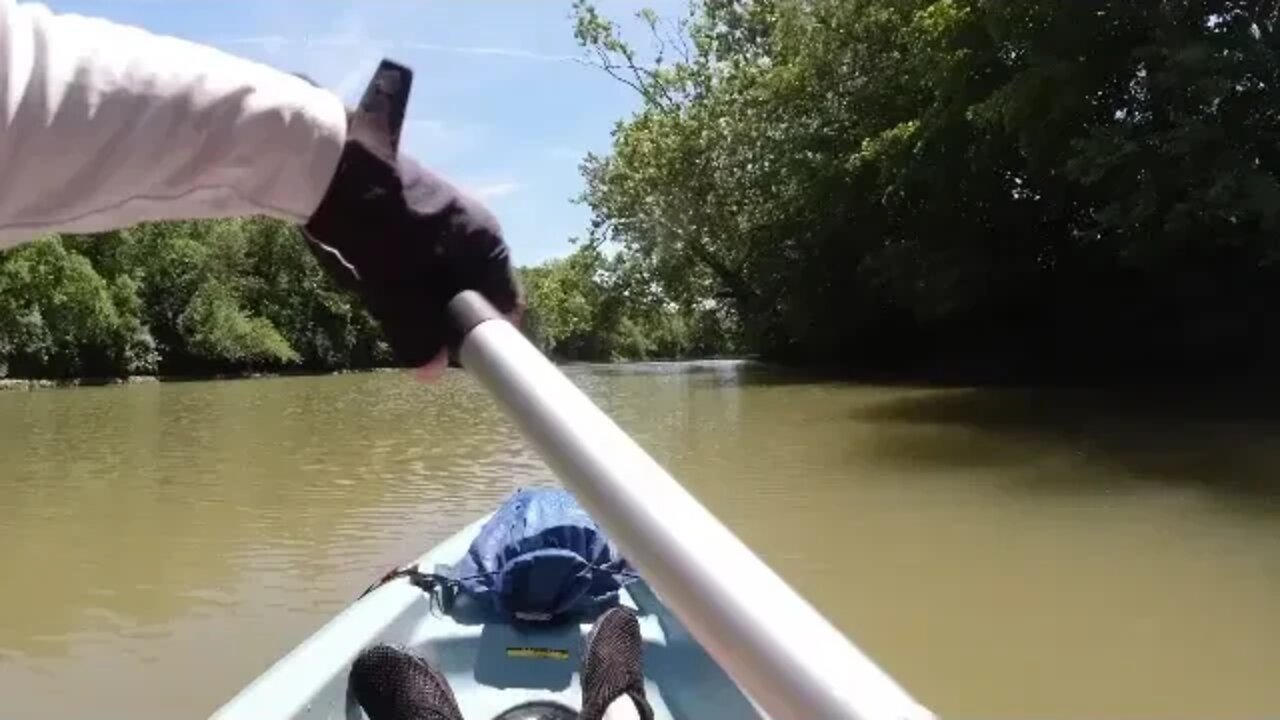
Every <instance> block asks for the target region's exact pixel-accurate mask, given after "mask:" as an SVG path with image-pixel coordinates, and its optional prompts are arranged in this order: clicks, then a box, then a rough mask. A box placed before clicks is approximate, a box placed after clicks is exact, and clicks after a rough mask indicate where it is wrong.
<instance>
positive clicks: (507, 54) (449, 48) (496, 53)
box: [399, 42, 578, 62]
mask: <svg viewBox="0 0 1280 720" xmlns="http://www.w3.org/2000/svg"><path fill="white" fill-rule="evenodd" d="M399 47H403V48H407V49H410V50H425V51H427V52H438V53H449V54H453V55H488V56H491V57H504V58H512V59H516V60H536V61H539V62H576V61H577V59H578V58H576V57H574V56H573V55H555V54H551V53H542V52H535V51H533V50H524V49H522V48H507V47H485V46H477V45H437V44H435V43H422V42H412V43H401V44H400V45H399Z"/></svg>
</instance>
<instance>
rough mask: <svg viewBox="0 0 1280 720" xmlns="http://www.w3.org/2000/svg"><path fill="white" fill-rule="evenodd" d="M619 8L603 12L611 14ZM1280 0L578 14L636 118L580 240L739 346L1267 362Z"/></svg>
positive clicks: (933, 359)
mask: <svg viewBox="0 0 1280 720" xmlns="http://www.w3.org/2000/svg"><path fill="white" fill-rule="evenodd" d="M606 7H607V6H606ZM1278 12H1280V11H1278V10H1277V6H1276V3H1275V2H1273V1H1267V2H1262V1H1241V0H1216V1H1214V0H1206V1H1203V2H1192V1H1188V0H1151V1H1150V2H1118V1H1115V2H1096V1H1095V2H1066V1H1064V0H1023V1H1020V2H1003V1H997V0H736V1H735V0H702V1H701V2H699V3H695V4H694V5H693V6H692V7H691V9H690V12H689V14H688V15H687V16H686V17H683V18H676V19H662V18H658V17H657V16H655V15H654V14H653V13H649V12H645V13H641V15H640V19H641V20H642V21H643V22H644V23H645V24H647V25H648V27H649V29H650V30H651V35H652V37H646V38H643V39H642V40H643V42H642V43H637V44H635V45H631V44H628V42H627V41H628V38H623V37H621V36H620V34H619V31H618V28H617V26H616V25H615V24H614V23H613V22H611V21H609V20H608V19H606V18H605V17H604V16H602V15H601V14H600V13H599V12H597V10H596V9H595V8H593V7H592V6H591V5H590V4H588V3H586V2H583V1H581V0H580V1H579V2H578V4H577V7H576V15H577V36H578V39H579V41H580V42H581V43H582V44H583V46H584V47H585V48H586V50H587V52H588V53H589V55H590V56H591V57H592V58H593V59H594V61H595V62H596V63H597V64H599V65H600V66H601V67H602V68H604V69H605V70H606V71H607V72H609V73H610V74H612V75H614V76H615V77H616V78H617V79H619V80H620V81H622V82H625V83H627V84H628V85H631V86H632V87H633V88H635V89H636V90H637V91H638V92H639V93H640V96H641V98H642V100H643V107H642V109H641V110H640V111H639V112H638V113H636V114H635V115H634V116H633V117H631V118H629V119H627V120H625V121H624V122H621V123H620V124H619V125H618V126H617V128H616V130H615V136H614V146H613V149H612V152H611V153H610V154H608V155H607V156H604V157H598V156H592V157H589V158H588V159H587V161H586V163H585V165H584V172H585V175H586V178H587V182H588V189H587V191H586V195H585V199H586V201H587V203H588V204H589V206H590V207H591V209H592V211H593V213H594V222H593V234H592V238H591V240H592V242H593V243H594V244H596V245H600V246H616V247H618V248H620V250H619V251H618V255H617V262H618V263H620V264H623V265H625V264H627V263H635V264H636V265H638V266H641V267H643V268H644V269H645V272H647V273H649V274H650V276H651V277H652V278H653V280H654V282H655V283H656V284H657V286H658V287H659V289H660V292H661V293H662V294H664V295H665V296H666V297H667V298H668V300H669V301H671V302H673V303H676V304H678V305H681V306H684V307H689V306H692V305H693V304H695V303H697V302H707V301H710V300H712V299H717V298H718V299H722V300H723V301H724V302H725V303H726V304H727V305H728V306H729V307H730V308H731V309H732V310H733V311H734V316H735V317H737V318H740V319H741V327H740V330H741V333H742V336H741V337H742V340H743V342H745V343H746V345H747V347H748V348H750V349H754V350H759V351H761V352H764V353H766V354H770V355H773V356H776V357H792V358H799V359H806V360H813V359H822V360H835V361H839V362H841V363H843V364H846V365H847V366H851V367H853V366H856V367H862V368H879V369H891V370H902V371H908V372H937V371H945V370H958V371H964V372H974V371H989V372H992V373H1007V372H1028V371H1034V372H1044V371H1047V372H1053V373H1060V372H1065V373H1080V372H1093V371H1099V372H1115V371H1118V370H1124V369H1130V370H1131V369H1139V368H1155V367H1164V368H1170V369H1181V370H1188V369H1191V370H1200V369H1206V368H1209V367H1216V368H1220V369H1239V368H1242V367H1245V366H1249V365H1253V366H1257V365H1262V364H1265V363H1267V362H1269V361H1270V360H1273V359H1275V356H1276V349H1277V347H1276V346H1277V341H1280V334H1278V333H1277V331H1278V330H1280V263H1278V261H1280V252H1278V250H1280V247H1278V246H1277V238H1278V235H1277V230H1278V229H1280V184H1278V182H1277V179H1278V175H1277V173H1278V172H1280V72H1278V71H1280V63H1278V62H1277V50H1280V35H1278V34H1277V30H1280V28H1277V22H1278V17H1277V14H1278Z"/></svg>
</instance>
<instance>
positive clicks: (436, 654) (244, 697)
mask: <svg viewBox="0 0 1280 720" xmlns="http://www.w3.org/2000/svg"><path fill="white" fill-rule="evenodd" d="M483 522H484V521H483V520H480V521H477V522H476V523H474V524H472V525H470V526H468V527H467V528H465V529H463V530H462V531H461V532H459V533H458V534H456V535H454V536H453V537H451V538H449V539H448V540H446V541H444V542H443V543H441V544H440V545H438V546H436V547H435V548H433V549H432V550H431V551H429V552H428V553H427V554H425V555H423V556H422V557H421V558H419V559H418V561H417V565H418V567H419V568H420V569H421V570H423V571H424V572H431V571H432V570H434V569H435V568H436V567H437V566H440V565H451V564H453V563H455V562H457V561H458V560H459V559H460V558H462V556H463V555H465V554H466V552H467V548H468V546H469V545H470V544H471V541H472V539H473V538H474V537H475V535H476V533H477V532H478V531H479V529H480V526H481V525H482V524H483ZM622 602H623V604H625V605H628V606H630V607H632V608H635V609H636V610H637V611H638V613H639V619H640V628H641V635H642V637H643V639H644V646H645V650H644V652H645V674H646V692H647V694H648V697H649V700H650V703H651V705H652V706H653V709H654V713H655V715H656V717H657V718H660V719H662V720H686V719H689V720H694V719H696V720H720V719H723V720H730V719H732V720H741V719H747V720H750V719H751V718H764V717H765V716H764V714H763V713H762V712H761V711H760V710H759V709H758V708H757V707H756V706H755V705H754V704H753V703H751V702H750V701H749V700H748V699H747V698H746V696H745V695H744V694H743V693H742V692H741V691H740V690H739V689H738V687H737V686H736V685H735V684H734V683H733V682H732V681H731V680H730V679H729V678H728V676H726V675H725V674H724V672H723V671H722V670H721V669H720V668H719V667H718V666H717V665H716V664H715V663H714V662H713V661H712V660H711V659H710V657H709V656H708V655H707V654H706V652H705V651H704V650H703V648H702V647H701V646H700V645H699V644H698V643H697V641H695V640H694V639H693V637H692V636H691V635H690V634H689V633H688V631H687V630H686V629H685V628H684V627H683V626H682V625H681V624H680V622H679V621H678V620H676V618H675V617H674V616H673V615H672V614H671V613H670V612H669V611H668V610H667V608H666V607H665V606H664V605H663V604H662V603H661V602H660V601H659V600H658V599H657V597H656V596H655V595H654V593H653V592H652V590H651V589H650V588H649V587H648V586H647V585H646V584H645V583H644V582H643V581H635V582H632V583H630V584H629V585H628V586H627V589H626V590H624V592H623V596H622ZM467 614H468V613H467V612H466V609H465V603H459V607H458V608H457V609H456V610H455V611H453V612H449V613H446V612H444V611H442V610H441V609H440V607H439V603H437V602H433V601H432V599H431V598H430V597H429V596H428V595H427V594H426V593H424V592H423V591H422V590H420V589H419V588H417V587H415V586H414V585H412V584H410V583H409V582H408V581H407V580H406V579H404V578H399V579H396V580H393V581H391V582H388V583H386V584H385V585H383V586H381V587H379V588H378V589H376V590H374V591H373V592H371V593H369V594H368V595H366V596H365V597H363V598H361V599H360V600H358V601H356V602H355V603H354V604H352V605H351V606H350V607H348V608H347V609H346V610H344V611H343V612H342V613H341V614H339V615H338V616H337V617H335V618H334V619H333V620H331V621H330V622H329V623H328V624H326V625H325V626H324V627H322V628H321V629H320V630H318V631H317V632H316V633H315V634H314V635H312V636H311V637H310V638H308V639H307V640H305V641H304V642H303V643H302V644H301V645H299V646H298V647H297V648H296V649H294V650H293V651H292V652H291V653H289V654H288V655H286V656H285V657H284V658H281V659H280V660H279V661H278V662H276V664H275V665H273V666H272V667H271V668H270V669H269V670H267V672H265V673H263V674H262V675H261V676H260V677H259V678H258V679H257V680H255V681H254V682H253V683H252V684H250V685H249V686H248V687H246V688H245V689H244V690H243V691H241V692H240V694H238V695H237V696H236V697H235V698H233V699H232V700H231V701H230V702H228V703H227V704H226V705H224V706H223V707H222V708H221V709H219V710H218V711H217V712H216V713H214V715H213V718H214V720H293V719H295V718H308V719H324V720H331V719H332V720H339V719H340V720H358V719H359V718H362V717H364V715H363V713H362V712H361V711H360V709H359V706H358V705H357V704H356V703H355V702H354V700H353V699H351V698H350V697H349V696H348V693H347V674H348V672H349V671H350V669H351V663H352V661H354V660H355V657H356V656H357V655H358V654H359V653H360V651H362V650H364V649H365V648H367V647H369V646H371V645H376V644H379V643H389V644H392V645H396V646H399V647H404V648H406V649H408V650H410V651H411V652H414V653H415V654H418V655H420V656H422V657H423V658H425V659H426V660H427V661H428V662H430V663H431V664H432V665H433V666H434V667H436V668H438V669H440V671H441V672H443V673H444V675H445V676H446V677H447V678H448V680H449V684H450V686H451V687H452V688H453V692H454V694H455V695H456V697H457V699H458V704H459V706H460V708H461V710H462V714H463V717H464V718H466V719H467V720H491V719H492V718H494V717H496V716H498V715H499V714H501V713H502V712H503V711H505V710H507V709H509V708H512V707H514V706H516V705H519V704H521V703H525V702H529V701H535V700H542V701H554V702H558V703H561V704H563V705H567V706H568V707H570V708H573V709H575V710H576V709H577V708H579V707H580V706H581V692H580V685H579V677H578V672H579V668H580V666H581V660H582V655H581V650H582V643H583V639H584V638H585V637H586V634H587V632H588V631H589V630H590V626H589V625H567V626H563V625H562V626H557V627H552V628H547V629H529V628H527V627H525V626H520V627H515V626H512V625H506V624H494V623H479V622H476V621H473V620H471V619H469V618H468V617H466V615H467Z"/></svg>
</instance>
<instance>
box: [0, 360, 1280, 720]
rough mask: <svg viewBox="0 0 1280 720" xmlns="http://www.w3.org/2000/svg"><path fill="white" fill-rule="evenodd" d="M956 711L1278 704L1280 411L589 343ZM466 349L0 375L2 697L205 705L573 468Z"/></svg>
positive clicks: (67, 710)
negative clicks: (197, 369)
mask: <svg viewBox="0 0 1280 720" xmlns="http://www.w3.org/2000/svg"><path fill="white" fill-rule="evenodd" d="M568 372H569V374H570V375H571V376H572V377H573V378H574V380H575V381H576V382H578V383H580V384H581V385H582V386H583V387H584V388H585V389H586V390H587V391H588V392H589V393H590V394H591V395H592V396H593V397H595V398H596V399H597V401H598V402H600V404H601V405H602V407H604V408H605V410H606V411H607V412H609V413H610V414H611V415H612V416H613V417H615V419H617V420H618V422H619V423H620V424H621V425H623V426H624V427H625V428H626V429H627V430H628V431H630V432H632V433H633V434H634V435H635V437H636V438H637V439H638V440H639V441H640V442H641V443H642V444H643V445H645V446H646V447H647V448H649V449H650V450H651V451H652V452H653V453H654V455H655V456H656V457H657V458H658V459H659V460H660V461H661V462H663V463H664V464H666V465H667V466H668V467H669V468H670V469H671V470H672V471H673V472H674V473H675V474H676V475H677V476H678V477H680V478H682V479H683V480H684V481H685V482H686V483H687V484H688V485H689V487H690V488H691V489H692V490H693V491H694V493H695V494H697V495H698V496H699V497H700V498H701V499H703V500H704V502H706V503H708V504H709V505H710V506H711V507H712V509H713V510H715V511H716V513H717V514H719V515H720V516H721V517H722V518H723V519H724V520H725V521H726V522H727V523H728V524H730V525H731V526H732V527H733V528H734V529H735V530H736V531H737V532H738V533H739V534H740V535H741V536H742V537H743V538H744V539H745V540H746V541H747V542H748V543H749V544H751V545H752V546H753V547H756V548H757V549H758V550H759V551H760V552H761V554H762V555H764V556H765V558H766V559H767V560H768V561H769V562H770V563H772V564H773V565H774V566H775V567H777V568H778V569H779V570H780V571H781V572H782V574H783V575H784V576H786V577H787V578H788V579H789V580H791V581H792V582H793V583H795V584H796V585H797V587H798V588H799V589H800V590H801V591H802V592H804V593H805V594H806V595H807V596H808V597H809V598H810V599H811V600H812V601H813V602H814V603H815V604H816V605H817V606H818V607H819V608H820V609H821V610H823V611H824V612H826V613H827V614H828V615H829V616H830V617H831V618H832V619H833V620H834V621H835V622H836V623H837V624H838V625H840V626H841V627H842V628H843V629H845V630H846V631H848V632H849V633H850V634H851V635H852V636H853V637H855V638H856V639H857V641H858V642H859V644H860V645H862V646H863V647H864V649H866V650H867V651H868V652H870V653H871V654H872V655H873V656H874V657H875V658H877V659H878V660H879V661H880V662H881V663H882V664H883V665H884V666H886V668H887V669H888V670H889V671H890V672H891V673H892V674H894V675H895V676H897V677H898V678H899V679H900V680H901V681H902V682H903V683H904V684H905V685H906V686H907V687H908V688H909V689H910V690H912V691H913V693H915V694H916V695H917V696H919V697H920V699H921V700H923V701H924V702H926V703H927V704H929V705H930V706H931V707H933V708H935V709H936V710H938V711H939V712H941V713H943V714H944V715H948V716H957V717H963V716H969V717H995V718H1023V717H1069V716H1090V717H1101V718H1151V717H1193V716H1198V717H1210V716H1212V717H1215V718H1257V717H1262V716H1264V715H1269V714H1270V715H1274V714H1275V712H1276V711H1277V710H1280V683H1276V682H1275V681H1274V677H1275V668H1277V667H1280V480H1278V479H1277V478H1280V473H1277V472H1276V471H1277V470H1278V469H1280V414H1276V413H1273V412H1271V411H1270V409H1269V408H1268V407H1267V404H1266V403H1265V402H1264V401H1263V400H1262V399H1260V398H1258V397H1252V398H1226V399H1224V397H1223V396H1222V395H1220V394H1218V395H1214V396H1210V397H1208V398H1201V399H1195V398H1189V397H1187V396H1185V395H1180V396H1172V395H1167V394H1147V395H1145V396H1135V395H1132V394H1130V395H1127V396H1123V397H1122V396H1118V395H1116V394H1114V393H1111V394H1101V393H1083V392H1068V391H1057V392H1048V391H1036V392H1030V391H1011V390H1002V391H964V390H948V391H941V390H926V389H912V388H889V387H874V386H860V385H851V384H841V383H830V382H810V381H805V380H804V379H803V378H798V377H794V376H783V375H779V374H777V373H775V372H772V371H767V370H760V369H752V368H748V367H745V366H743V365H741V364H737V363H720V362H716V363H702V364H697V365H681V364H666V363H652V364H639V365H628V366H574V367H571V368H569V369H568ZM550 481H551V478H550V476H549V475H548V473H547V471H546V470H545V469H544V467H543V465H542V464H541V462H540V461H539V460H538V459H537V458H536V457H535V456H534V455H532V453H531V452H530V451H529V450H528V449H526V448H525V447H524V446H523V444H522V443H521V442H520V440H519V439H518V438H517V437H516V436H515V435H514V432H513V431H512V430H511V429H510V428H509V426H508V425H507V424H506V423H505V422H504V421H503V419H502V418H501V415H500V413H499V412H498V410H497V409H496V408H495V407H494V405H493V404H492V403H491V402H490V401H489V400H488V399H487V398H485V397H484V395H483V394H482V393H481V392H480V391H479V390H478V388H477V387H476V386H475V385H474V384H473V383H472V382H471V381H470V380H469V379H468V378H466V377H465V376H464V375H463V374H462V373H460V372H459V373H451V374H449V375H448V376H447V377H446V379H445V380H444V381H443V382H441V383H438V384H436V385H433V386H422V385H418V384H415V383H412V382H409V381H407V380H406V379H405V378H404V377H403V376H401V375H399V374H369V375H349V376H341V377H323V378H288V379H273V380H255V381H244V382H221V383H184V384H166V385H141V386H133V387H119V388H96V389H79V390H72V391H49V392H35V393H7V394H0V576H2V577H4V578H5V587H6V592H5V594H4V596H5V600H4V605H3V607H4V609H5V611H6V612H5V614H4V619H3V620H0V693H3V696H4V697H5V698H6V709H5V711H4V713H3V715H4V717H6V718H37V717H70V716H85V715H87V714H89V713H94V714H98V715H107V716H113V717H114V716H124V715H128V716H131V717H141V718H150V717H155V718H162V717H163V718H171V717H193V716H201V715H204V714H207V713H208V712H209V711H211V710H212V709H214V708H215V707H216V706H217V705H218V704H220V703H221V702H222V701H223V700H225V699H226V698H227V697H228V696H229V695H230V694H232V693H234V692H235V691H236V690H238V689H239V688H240V687H242V686H243V685H244V684H245V683H246V682H248V681H249V680H250V679H252V678H253V677H254V676H255V675H256V674H257V673H258V672H260V671H261V670H262V669H263V668H264V667H265V666H266V665H267V664H269V663H270V662H271V661H273V660H274V659H275V658H277V657H278V656H279V655H281V654H282V653H284V652H286V651H287V650H288V649H289V648H291V647H292V646H294V645H295V644H296V643H297V642H298V641H300V640H301V639H302V638H304V637H305V636H306V635H307V634H308V633H309V632H311V631H312V630H314V629H315V628H316V627H318V626H319V625H320V624H322V623H323V622H324V621H325V620H326V619H328V618H329V617H331V616H332V615H333V613H335V612H336V611H337V610H338V609H340V608H341V607H343V606H344V605H345V604H346V603H347V602H349V601H350V600H351V598H352V597H353V596H354V595H355V594H356V593H358V592H359V591H360V590H361V589H363V587H364V586H365V585H366V584H367V583H368V582H369V581H370V580H371V579H372V578H373V577H374V576H376V575H377V574H379V573H380V572H381V571H383V570H384V569H385V568H386V567H388V566H390V565H392V564H395V563H399V562H402V561H403V560H405V559H407V558H410V557H412V556H415V555H416V554H418V553H419V552H421V551H422V550H423V549H425V548H426V547H427V546H429V545H431V544H432V543H433V542H435V541H436V540H438V539H440V538H442V537H444V536H445V535H447V534H449V533H451V532H452V531H454V530H456V529H457V528H459V527H461V526H462V525H463V524H464V523H466V522H468V521H469V520H471V519H473V518H474V517H476V516H478V515H480V514H483V513H484V512H487V511H488V510H490V509H492V507H493V505H494V504H495V503H496V502H497V501H498V500H499V499H500V498H502V497H503V496H505V495H506V494H507V493H508V492H509V491H510V490H511V489H513V488H514V487H516V486H517V485H521V484H533V483H545V482H550Z"/></svg>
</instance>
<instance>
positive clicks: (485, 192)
mask: <svg viewBox="0 0 1280 720" xmlns="http://www.w3.org/2000/svg"><path fill="white" fill-rule="evenodd" d="M522 188H524V183H519V182H515V181H513V180H504V181H501V182H493V183H485V184H481V185H463V186H462V189H463V191H464V192H466V193H467V194H468V195H470V196H472V197H474V198H475V199H477V200H483V201H489V200H497V199H498V198H502V197H506V196H508V195H510V194H512V193H515V192H518V191H520V190H521V189H522Z"/></svg>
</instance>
